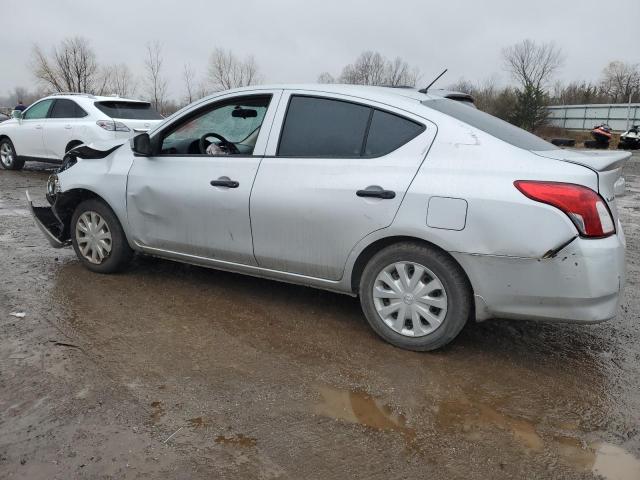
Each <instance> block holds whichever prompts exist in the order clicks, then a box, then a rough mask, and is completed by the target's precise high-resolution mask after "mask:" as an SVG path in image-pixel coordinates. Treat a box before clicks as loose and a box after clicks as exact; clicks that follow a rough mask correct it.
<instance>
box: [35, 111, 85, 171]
mask: <svg viewBox="0 0 640 480" xmlns="http://www.w3.org/2000/svg"><path fill="white" fill-rule="evenodd" d="M87 115H88V114H87V112H85V111H84V110H83V109H82V108H81V107H80V105H78V104H77V103H76V102H74V101H73V100H70V99H68V98H56V99H55V101H54V103H53V106H52V107H51V110H49V116H48V119H47V122H46V123H45V124H44V128H43V141H44V156H45V157H47V158H55V159H59V160H62V157H64V154H65V153H66V151H65V150H66V147H67V145H68V144H69V142H70V141H71V140H86V139H81V138H79V137H78V134H79V130H80V128H79V127H80V125H81V123H82V121H83V120H82V119H83V118H84V117H86V116H87Z"/></svg>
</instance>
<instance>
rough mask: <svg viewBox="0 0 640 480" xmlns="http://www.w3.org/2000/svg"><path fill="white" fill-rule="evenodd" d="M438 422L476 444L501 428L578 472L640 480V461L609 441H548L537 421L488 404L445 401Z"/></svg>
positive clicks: (572, 425)
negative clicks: (493, 429) (555, 456)
mask: <svg viewBox="0 0 640 480" xmlns="http://www.w3.org/2000/svg"><path fill="white" fill-rule="evenodd" d="M437 421H438V424H439V425H440V427H442V428H451V427H458V428H461V430H462V432H463V434H464V436H465V438H467V440H469V441H474V442H481V441H482V440H483V437H485V436H486V435H487V434H488V431H487V430H488V429H491V428H498V429H500V430H504V431H507V432H509V433H510V434H511V435H512V436H513V438H514V439H515V440H516V441H517V442H518V443H519V444H520V445H522V446H523V447H524V448H525V449H526V450H527V451H530V452H535V453H538V452H542V451H543V450H544V449H545V447H546V448H547V449H548V450H549V451H551V452H552V453H556V454H557V455H558V457H560V460H561V461H562V462H563V463H564V464H565V465H568V466H570V467H572V468H574V469H576V470H578V471H583V472H591V473H593V474H595V475H600V476H601V477H602V478H603V479H605V480H640V460H638V459H637V458H636V457H634V456H633V455H631V454H630V453H629V452H627V451H626V450H624V449H623V448H621V447H618V446H616V445H612V444H610V443H606V442H595V443H592V444H589V445H587V444H585V443H584V442H582V441H581V440H579V439H578V438H574V437H563V436H557V437H553V438H551V439H549V440H546V441H545V439H543V437H542V436H541V435H540V434H539V433H538V431H537V428H536V423H535V422H533V421H531V420H527V419H524V418H516V417H512V416H510V415H507V414H504V413H501V412H499V411H498V410H497V409H495V408H493V407H491V406H489V405H486V404H474V403H471V402H470V401H468V400H465V399H460V398H458V399H455V400H449V401H446V402H442V403H441V405H440V408H439V411H438V417H437ZM559 426H560V427H562V428H563V429H565V430H575V431H577V429H578V423H577V422H569V421H567V422H563V423H562V424H560V425H559Z"/></svg>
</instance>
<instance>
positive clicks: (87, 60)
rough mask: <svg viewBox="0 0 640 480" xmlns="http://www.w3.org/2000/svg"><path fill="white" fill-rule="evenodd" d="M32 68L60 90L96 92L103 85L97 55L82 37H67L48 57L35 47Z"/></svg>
mask: <svg viewBox="0 0 640 480" xmlns="http://www.w3.org/2000/svg"><path fill="white" fill-rule="evenodd" d="M32 56H33V59H32V60H33V61H32V70H33V74H34V75H35V77H36V78H37V79H38V81H39V82H40V83H41V84H42V85H44V86H46V87H47V88H49V89H51V90H54V91H57V92H81V93H95V90H96V88H99V87H100V85H99V84H100V78H99V77H100V72H99V68H98V64H97V62H96V55H95V53H94V52H93V50H92V49H91V47H90V46H89V42H88V41H87V40H86V39H85V38H82V37H73V38H66V39H64V40H63V41H62V42H61V43H60V45H59V46H58V47H54V48H53V50H52V54H51V55H50V56H48V55H47V54H46V53H45V52H44V50H42V48H40V46H38V45H34V47H33V54H32Z"/></svg>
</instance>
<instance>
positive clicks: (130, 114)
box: [95, 101, 162, 120]
mask: <svg viewBox="0 0 640 480" xmlns="http://www.w3.org/2000/svg"><path fill="white" fill-rule="evenodd" d="M95 106H96V108H98V110H100V111H101V112H102V113H104V114H106V115H108V116H109V117H111V118H123V119H128V120H161V119H162V115H160V114H159V113H158V112H156V111H155V110H154V109H153V108H152V107H151V104H150V103H146V102H122V101H106V102H96V103H95Z"/></svg>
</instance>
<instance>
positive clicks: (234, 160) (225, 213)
mask: <svg viewBox="0 0 640 480" xmlns="http://www.w3.org/2000/svg"><path fill="white" fill-rule="evenodd" d="M279 97H280V91H265V92H261V93H259V94H255V95H248V94H246V93H245V94H244V95H242V96H238V95H237V94H236V95H235V96H233V95H232V96H229V95H227V96H224V97H221V98H217V99H214V100H213V101H212V102H209V103H208V104H207V105H205V106H202V107H198V108H197V109H196V110H194V111H193V112H191V113H187V114H185V115H184V116H182V117H181V118H178V119H177V120H176V121H175V122H173V123H171V124H169V125H168V126H167V127H166V128H164V129H163V131H161V132H159V133H157V134H156V135H154V138H152V141H153V142H157V143H158V145H160V149H159V152H158V154H157V155H155V156H152V157H140V156H136V157H135V159H134V162H133V166H132V168H131V170H130V172H129V180H128V185H127V213H128V221H129V225H130V229H131V231H132V232H133V236H134V239H135V241H136V242H137V243H138V244H139V245H140V246H142V247H146V248H148V249H151V250H152V251H153V250H155V251H158V253H160V254H162V252H163V251H164V252H171V253H178V254H183V255H191V256H194V257H198V258H205V259H215V260H221V261H226V262H233V263H241V264H246V265H255V259H254V256H253V242H252V238H251V222H250V219H249V196H250V193H251V187H252V185H253V181H254V179H255V175H256V172H257V171H258V167H259V165H260V160H261V158H262V155H263V154H264V150H265V147H266V140H267V137H268V133H269V132H268V130H269V127H270V126H271V123H272V121H273V116H274V114H275V109H276V106H277V103H278V100H279Z"/></svg>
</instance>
